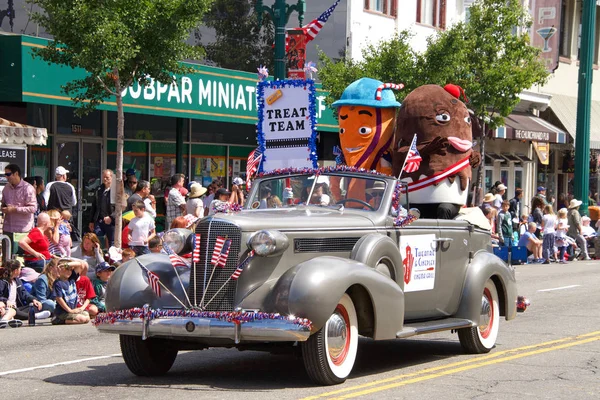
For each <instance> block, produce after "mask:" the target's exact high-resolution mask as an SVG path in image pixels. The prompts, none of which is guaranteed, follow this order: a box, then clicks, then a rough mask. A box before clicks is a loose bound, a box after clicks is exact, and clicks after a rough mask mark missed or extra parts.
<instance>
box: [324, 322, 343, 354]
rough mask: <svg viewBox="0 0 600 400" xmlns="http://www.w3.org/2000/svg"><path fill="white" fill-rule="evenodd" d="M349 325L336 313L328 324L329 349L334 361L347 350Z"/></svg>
mask: <svg viewBox="0 0 600 400" xmlns="http://www.w3.org/2000/svg"><path fill="white" fill-rule="evenodd" d="M346 335H347V325H346V321H345V320H344V318H342V316H341V315H339V314H337V313H335V314H333V315H332V316H331V318H329V321H328V322H327V347H328V351H329V355H330V356H331V358H332V359H337V358H339V357H340V356H341V355H342V353H343V352H344V350H345V348H346Z"/></svg>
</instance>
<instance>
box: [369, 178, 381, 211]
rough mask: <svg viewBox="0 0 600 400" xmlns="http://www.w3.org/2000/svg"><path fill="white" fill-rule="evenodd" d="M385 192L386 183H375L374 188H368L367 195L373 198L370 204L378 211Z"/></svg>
mask: <svg viewBox="0 0 600 400" xmlns="http://www.w3.org/2000/svg"><path fill="white" fill-rule="evenodd" d="M384 191H385V182H383V181H375V182H374V183H373V186H371V187H370V188H367V190H366V193H367V194H368V195H369V196H371V198H370V199H369V204H370V205H371V206H372V207H373V208H374V209H376V210H377V209H378V208H379V206H380V205H381V199H382V198H383V192H384Z"/></svg>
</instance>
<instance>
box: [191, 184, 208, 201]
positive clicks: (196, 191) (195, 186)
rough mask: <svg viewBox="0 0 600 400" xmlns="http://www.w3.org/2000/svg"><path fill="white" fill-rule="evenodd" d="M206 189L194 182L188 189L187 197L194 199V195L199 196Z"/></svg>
mask: <svg viewBox="0 0 600 400" xmlns="http://www.w3.org/2000/svg"><path fill="white" fill-rule="evenodd" d="M206 191H207V189H206V188H205V187H204V186H202V185H200V184H199V183H194V184H193V185H192V187H191V189H190V195H189V198H190V199H195V198H196V197H200V196H202V195H203V194H204V193H206Z"/></svg>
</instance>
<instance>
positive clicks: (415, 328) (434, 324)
mask: <svg viewBox="0 0 600 400" xmlns="http://www.w3.org/2000/svg"><path fill="white" fill-rule="evenodd" d="M475 325H476V324H475V323H474V322H473V321H471V320H470V319H463V318H446V319H439V320H436V321H426V322H413V323H410V324H409V325H404V328H403V329H402V330H401V331H400V332H398V333H397V334H396V337H397V338H407V337H410V336H415V335H422V334H425V333H433V332H441V331H450V330H453V329H461V328H471V327H473V326H475Z"/></svg>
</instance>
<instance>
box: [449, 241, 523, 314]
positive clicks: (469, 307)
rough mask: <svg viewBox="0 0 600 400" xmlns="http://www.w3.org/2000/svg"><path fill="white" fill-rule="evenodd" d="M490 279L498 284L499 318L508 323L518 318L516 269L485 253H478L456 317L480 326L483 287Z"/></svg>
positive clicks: (469, 273)
mask: <svg viewBox="0 0 600 400" xmlns="http://www.w3.org/2000/svg"><path fill="white" fill-rule="evenodd" d="M488 279H492V281H493V282H494V284H495V285H496V289H497V291H498V297H499V299H498V300H499V302H500V315H502V316H504V317H505V318H506V320H511V319H513V318H515V316H516V314H517V308H516V303H515V302H516V300H517V282H516V279H515V275H514V270H513V267H511V266H508V265H506V264H505V263H504V261H502V260H501V259H500V258H498V257H497V256H495V255H494V254H492V253H489V252H488V251H485V250H482V251H479V252H477V253H476V254H475V256H474V257H473V260H472V261H471V265H469V268H468V270H467V275H466V277H465V283H464V286H463V291H462V297H461V301H460V306H459V308H458V312H457V313H456V317H458V318H466V319H469V320H471V321H474V322H476V323H479V316H480V314H481V297H482V294H483V287H484V286H485V282H486V281H487V280H488Z"/></svg>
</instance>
